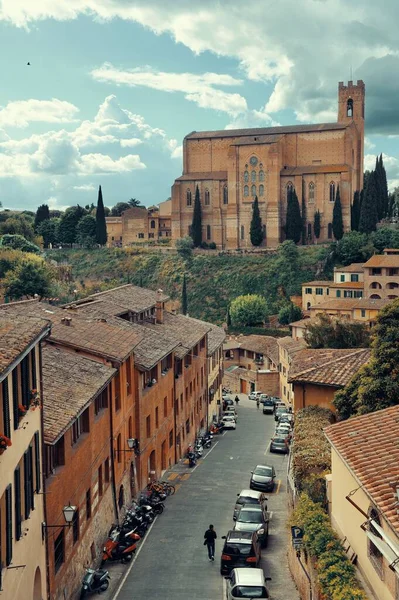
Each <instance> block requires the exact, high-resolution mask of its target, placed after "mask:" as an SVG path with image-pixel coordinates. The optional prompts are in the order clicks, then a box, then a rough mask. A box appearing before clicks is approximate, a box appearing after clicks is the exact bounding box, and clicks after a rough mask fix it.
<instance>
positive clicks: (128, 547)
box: [100, 527, 141, 568]
mask: <svg viewBox="0 0 399 600" xmlns="http://www.w3.org/2000/svg"><path fill="white" fill-rule="evenodd" d="M139 539H141V538H140V536H139V535H138V533H134V531H133V530H131V531H129V532H125V531H124V530H123V529H122V530H121V529H120V528H118V527H116V528H115V529H113V530H112V531H111V533H110V535H109V537H108V539H107V541H106V542H105V545H104V548H103V557H102V560H101V564H100V568H101V567H103V566H104V564H105V563H106V562H107V561H112V562H115V561H121V562H122V563H127V562H129V561H131V560H132V556H133V554H134V553H135V552H136V548H137V542H138V540H139Z"/></svg>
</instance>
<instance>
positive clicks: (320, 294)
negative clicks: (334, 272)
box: [302, 281, 364, 310]
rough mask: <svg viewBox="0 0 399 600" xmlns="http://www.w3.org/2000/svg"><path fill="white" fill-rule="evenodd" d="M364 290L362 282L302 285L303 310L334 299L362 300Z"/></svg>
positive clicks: (327, 282) (315, 282)
mask: <svg viewBox="0 0 399 600" xmlns="http://www.w3.org/2000/svg"><path fill="white" fill-rule="evenodd" d="M363 288H364V284H363V282H362V281H339V282H335V281H308V282H307V283H303V284H302V309H303V310H309V309H310V308H312V307H314V306H317V305H318V304H321V303H322V302H325V301H326V300H329V299H333V298H362V297H363Z"/></svg>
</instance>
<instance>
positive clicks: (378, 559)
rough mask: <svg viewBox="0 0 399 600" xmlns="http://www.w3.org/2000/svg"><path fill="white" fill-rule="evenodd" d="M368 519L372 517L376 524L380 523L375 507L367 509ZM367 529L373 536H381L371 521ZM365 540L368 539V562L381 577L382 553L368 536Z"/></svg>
mask: <svg viewBox="0 0 399 600" xmlns="http://www.w3.org/2000/svg"><path fill="white" fill-rule="evenodd" d="M369 519H372V520H373V521H375V523H377V525H381V521H380V517H379V514H378V511H377V510H376V509H375V508H371V509H370V510H369ZM369 531H370V533H371V534H372V535H373V536H375V537H377V538H381V535H380V533H379V532H378V531H377V529H375V527H373V524H372V523H370V529H369ZM367 541H368V548H367V550H368V556H369V559H370V562H371V564H372V565H373V567H374V568H375V570H376V571H377V573H378V575H379V576H380V577H381V578H382V575H383V560H384V557H383V555H382V553H381V552H380V550H379V549H378V548H377V546H376V545H375V544H373V542H372V541H371V539H370V538H368V540H367Z"/></svg>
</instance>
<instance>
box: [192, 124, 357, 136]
mask: <svg viewBox="0 0 399 600" xmlns="http://www.w3.org/2000/svg"><path fill="white" fill-rule="evenodd" d="M347 127H348V125H346V124H343V123H316V124H310V125H282V126H277V127H253V128H251V129H221V130H217V131H192V132H191V133H189V134H188V135H186V137H185V138H184V139H186V140H190V139H193V140H197V139H208V138H226V137H233V138H234V137H239V136H242V135H247V136H251V137H254V136H257V135H274V134H285V133H308V132H313V131H330V130H337V129H346V128H347Z"/></svg>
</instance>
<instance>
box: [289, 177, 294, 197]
mask: <svg viewBox="0 0 399 600" xmlns="http://www.w3.org/2000/svg"><path fill="white" fill-rule="evenodd" d="M293 190H294V186H293V184H292V182H291V181H289V182H288V183H287V200H288V198H289V197H290V194H291V193H292V192H293Z"/></svg>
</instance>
